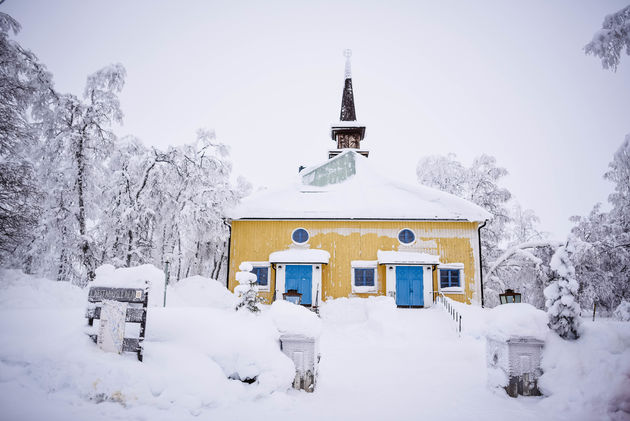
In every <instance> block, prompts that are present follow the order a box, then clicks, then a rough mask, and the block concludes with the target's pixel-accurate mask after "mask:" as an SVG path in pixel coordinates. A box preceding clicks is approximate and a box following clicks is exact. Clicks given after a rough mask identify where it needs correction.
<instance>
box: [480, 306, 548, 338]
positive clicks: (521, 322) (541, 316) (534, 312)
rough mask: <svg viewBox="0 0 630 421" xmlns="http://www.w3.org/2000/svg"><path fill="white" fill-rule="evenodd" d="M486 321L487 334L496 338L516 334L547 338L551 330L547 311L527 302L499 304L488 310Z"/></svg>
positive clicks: (509, 336)
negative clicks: (548, 324)
mask: <svg viewBox="0 0 630 421" xmlns="http://www.w3.org/2000/svg"><path fill="white" fill-rule="evenodd" d="M486 321H487V326H486V335H487V336H488V337H491V338H493V339H496V340H503V341H505V340H508V339H510V338H511V337H514V336H521V337H532V338H535V339H539V340H545V338H546V337H547V333H548V332H549V327H548V326H547V323H548V318H547V313H545V312H544V311H542V310H538V309H537V308H536V307H534V306H533V305H531V304H526V303H513V304H504V305H500V306H497V307H495V308H493V309H492V310H490V311H488V312H487V315H486Z"/></svg>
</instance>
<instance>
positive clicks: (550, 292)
mask: <svg viewBox="0 0 630 421" xmlns="http://www.w3.org/2000/svg"><path fill="white" fill-rule="evenodd" d="M572 251H573V243H572V239H569V241H567V244H566V245H565V246H562V247H559V248H558V250H557V251H556V252H555V253H554V255H553V257H552V258H551V269H552V270H553V271H554V273H555V275H556V277H555V279H553V280H552V282H551V283H550V284H549V286H548V287H547V288H545V298H546V299H547V301H546V303H545V306H546V307H547V314H548V316H549V327H550V328H551V329H552V330H553V331H555V332H556V333H557V334H558V335H560V337H562V338H564V339H577V338H579V337H580V305H579V304H578V288H579V284H578V282H577V280H576V279H575V269H574V267H573V263H572V262H571V257H570V253H572Z"/></svg>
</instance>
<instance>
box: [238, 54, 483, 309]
mask: <svg viewBox="0 0 630 421" xmlns="http://www.w3.org/2000/svg"><path fill="white" fill-rule="evenodd" d="M365 129H366V127H365V126H362V125H360V124H359V123H358V122H357V119H356V112H355V106H354V95H353V91H352V76H351V72H350V62H349V54H348V55H347V61H346V72H345V82H344V89H343V94H342V104H341V115H340V121H339V122H338V123H335V124H333V125H332V126H331V137H332V139H333V140H334V141H335V142H336V145H337V148H336V149H333V150H331V151H330V152H329V159H328V160H327V161H325V162H322V163H321V164H319V165H315V166H313V167H310V168H306V169H303V170H302V171H301V172H300V173H299V174H298V176H297V178H296V179H295V180H294V181H293V182H291V183H289V184H288V185H286V186H284V187H281V188H279V189H275V190H266V191H263V192H259V193H257V194H254V195H252V196H250V197H248V198H246V199H244V200H243V201H242V202H241V203H240V204H239V205H238V206H237V207H236V208H234V209H232V210H231V211H230V213H229V215H228V216H229V217H230V220H231V237H230V251H229V269H228V288H229V289H230V290H234V287H235V286H236V285H237V284H238V282H237V281H236V279H235V275H236V272H238V268H239V265H240V264H241V263H243V262H249V263H251V264H252V266H253V272H254V273H255V274H256V275H257V277H258V288H259V294H260V295H261V296H262V297H263V298H264V299H265V300H266V301H267V302H272V301H274V300H277V299H283V297H284V296H285V294H287V293H288V294H289V295H294V296H296V297H299V302H300V304H302V305H305V306H308V307H315V308H316V307H318V306H319V305H320V303H321V302H322V301H326V300H330V299H334V298H340V297H353V296H356V297H369V296H376V295H387V296H390V297H393V298H394V300H395V302H396V305H398V306H399V307H428V306H431V305H432V304H433V302H434V300H435V297H436V295H437V294H439V293H443V294H444V295H446V296H447V297H450V298H452V299H454V300H456V301H460V302H464V303H468V304H482V303H483V292H482V291H483V285H482V275H481V248H480V241H479V231H480V229H481V227H483V225H484V224H485V222H486V221H487V220H488V219H489V218H490V216H491V215H490V214H489V213H488V212H487V211H485V210H484V209H482V208H480V207H479V206H477V205H475V204H473V203H471V202H468V201H466V200H464V199H461V198H459V197H456V196H453V195H451V194H448V193H444V192H441V191H438V190H435V189H432V188H429V187H425V186H421V185H408V184H404V183H401V182H399V181H397V180H394V179H392V178H390V177H388V176H387V175H386V174H381V173H380V172H379V171H378V169H377V168H375V167H373V166H372V165H371V164H370V161H369V158H368V155H369V152H368V151H366V150H363V149H361V141H362V140H363V139H364V137H365V131H366V130H365Z"/></svg>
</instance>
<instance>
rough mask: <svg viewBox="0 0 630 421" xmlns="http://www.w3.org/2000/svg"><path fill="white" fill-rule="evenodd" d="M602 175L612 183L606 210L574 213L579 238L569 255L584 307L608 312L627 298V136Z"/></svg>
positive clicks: (629, 231)
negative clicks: (583, 214) (577, 214)
mask: <svg viewBox="0 0 630 421" xmlns="http://www.w3.org/2000/svg"><path fill="white" fill-rule="evenodd" d="M604 177H605V178H606V179H608V180H610V181H612V182H614V183H615V188H614V191H613V193H612V194H611V195H610V196H609V197H608V201H609V203H610V204H611V209H610V211H609V212H604V211H602V210H601V205H600V204H597V205H595V207H594V208H593V210H592V211H591V213H590V214H589V215H588V216H586V217H579V216H575V217H573V218H572V220H573V221H574V222H575V223H576V226H575V227H574V228H573V230H572V233H573V235H574V236H575V237H576V238H577V239H579V240H580V242H579V243H578V245H579V247H576V251H575V253H574V254H573V255H572V259H573V261H574V264H575V267H576V272H577V277H578V280H579V281H580V284H581V288H580V302H581V303H582V305H583V306H588V307H593V306H594V305H597V307H598V308H600V309H602V310H604V311H606V312H611V311H613V310H614V309H615V308H616V307H617V306H618V305H619V303H620V302H621V301H622V300H624V299H625V300H627V301H630V135H627V136H626V138H625V140H624V142H623V143H622V145H621V146H620V147H619V149H618V150H617V151H616V153H615V155H614V157H613V160H612V162H611V163H610V164H609V170H608V172H606V174H605V175H604Z"/></svg>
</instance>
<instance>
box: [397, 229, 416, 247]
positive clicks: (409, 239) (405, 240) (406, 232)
mask: <svg viewBox="0 0 630 421" xmlns="http://www.w3.org/2000/svg"><path fill="white" fill-rule="evenodd" d="M398 241H400V242H401V243H402V244H411V243H413V242H414V241H416V235H415V234H414V233H413V231H411V230H410V229H408V228H405V229H403V230H400V232H399V233H398Z"/></svg>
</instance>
